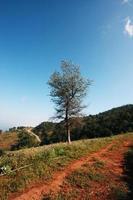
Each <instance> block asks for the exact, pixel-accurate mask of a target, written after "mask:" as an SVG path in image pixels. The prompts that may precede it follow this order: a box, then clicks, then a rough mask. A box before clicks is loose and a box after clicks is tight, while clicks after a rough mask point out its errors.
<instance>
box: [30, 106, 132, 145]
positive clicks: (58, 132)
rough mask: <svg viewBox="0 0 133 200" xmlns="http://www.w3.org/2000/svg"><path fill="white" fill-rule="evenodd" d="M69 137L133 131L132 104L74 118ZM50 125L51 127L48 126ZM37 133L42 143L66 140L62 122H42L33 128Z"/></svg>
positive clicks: (73, 138)
mask: <svg viewBox="0 0 133 200" xmlns="http://www.w3.org/2000/svg"><path fill="white" fill-rule="evenodd" d="M74 121H75V124H73V126H72V130H71V139H72V140H79V139H87V138H96V137H105V136H111V135H117V134H120V133H126V132H133V105H126V106H122V107H118V108H114V109H112V110H109V111H106V112H103V113H100V114H98V115H90V116H88V117H83V118H74ZM50 127H51V128H50ZM33 132H35V133H36V134H37V135H39V136H40V135H41V138H42V144H51V143H57V142H61V141H63V142H65V141H67V134H66V132H65V131H64V123H63V122H60V123H52V122H50V124H49V122H44V123H41V124H40V125H39V126H37V127H35V128H34V129H33Z"/></svg>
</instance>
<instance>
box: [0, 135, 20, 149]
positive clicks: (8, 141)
mask: <svg viewBox="0 0 133 200" xmlns="http://www.w3.org/2000/svg"><path fill="white" fill-rule="evenodd" d="M17 139H18V137H17V133H15V132H13V133H1V134H0V149H2V150H10V148H11V146H12V145H13V144H15V143H16V141H17Z"/></svg>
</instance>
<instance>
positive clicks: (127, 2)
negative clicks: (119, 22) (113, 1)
mask: <svg viewBox="0 0 133 200" xmlns="http://www.w3.org/2000/svg"><path fill="white" fill-rule="evenodd" d="M122 4H123V5H126V4H127V5H129V6H132V0H122Z"/></svg>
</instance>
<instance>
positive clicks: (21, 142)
mask: <svg viewBox="0 0 133 200" xmlns="http://www.w3.org/2000/svg"><path fill="white" fill-rule="evenodd" d="M34 146H38V142H37V141H36V138H35V137H33V136H31V135H30V134H29V133H28V132H27V131H24V130H22V131H20V132H19V133H18V141H17V143H16V144H15V145H13V146H12V150H17V149H23V148H30V147H34Z"/></svg>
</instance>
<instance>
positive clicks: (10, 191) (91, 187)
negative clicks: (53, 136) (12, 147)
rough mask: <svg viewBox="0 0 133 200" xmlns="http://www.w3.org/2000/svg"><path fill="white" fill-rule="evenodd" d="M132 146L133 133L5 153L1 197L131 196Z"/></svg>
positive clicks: (1, 164)
mask: <svg viewBox="0 0 133 200" xmlns="http://www.w3.org/2000/svg"><path fill="white" fill-rule="evenodd" d="M132 145H133V134H123V135H119V136H113V137H106V138H99V139H89V140H80V141H75V142H73V143H72V144H71V145H68V144H67V143H60V144H59V143H58V144H53V145H47V146H46V145H45V146H42V147H36V148H29V149H23V150H19V151H14V152H12V151H11V152H9V151H8V152H5V154H4V155H2V156H1V159H0V169H1V171H0V199H3V200H7V199H10V200H20V199H25V200H31V199H34V200H39V199H40V200H42V199H51V200H54V199H70V200H72V199H75V200H76V199H87V196H88V194H89V195H92V196H89V197H90V198H89V199H91V200H93V199H98V200H101V199H120V198H116V197H121V199H125V198H124V197H125V195H128V192H129V191H130V186H131V185H130V186H128V184H127V183H128V176H127V174H125V173H127V172H126V171H124V170H126V169H129V167H130V169H132V168H131V167H132V163H127V162H128V160H129V158H128V160H127V158H126V157H125V153H126V152H127V150H128V149H129V148H130V147H131V146H132ZM126 155H127V154H126ZM131 156H132V155H131ZM131 156H130V158H131V159H132V157H131ZM126 163H127V165H126ZM123 173H124V174H123ZM125 176H127V178H126V180H125V178H124V177H125ZM129 177H130V179H131V177H132V176H129ZM60 186H61V187H60ZM51 192H52V193H51ZM99 192H100V193H99ZM97 194H98V195H97ZM51 195H52V196H51ZM108 195H109V196H108ZM120 195H121V196H120ZM105 197H106V198H105ZM114 197H115V198H114ZM131 199H132V198H131Z"/></svg>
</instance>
